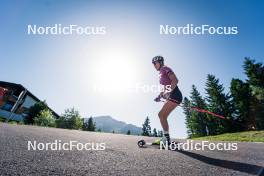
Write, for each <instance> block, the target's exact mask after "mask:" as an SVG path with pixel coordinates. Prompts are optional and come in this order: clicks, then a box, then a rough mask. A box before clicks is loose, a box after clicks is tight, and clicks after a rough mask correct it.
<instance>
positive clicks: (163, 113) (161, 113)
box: [158, 110, 167, 119]
mask: <svg viewBox="0 0 264 176" xmlns="http://www.w3.org/2000/svg"><path fill="white" fill-rule="evenodd" d="M158 116H159V118H160V119H166V118H167V116H166V113H165V112H164V111H162V110H161V111H160V112H159V114H158Z"/></svg>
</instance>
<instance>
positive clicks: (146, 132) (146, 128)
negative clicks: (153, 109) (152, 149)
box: [142, 117, 151, 136]
mask: <svg viewBox="0 0 264 176" xmlns="http://www.w3.org/2000/svg"><path fill="white" fill-rule="evenodd" d="M150 135H151V127H150V120H149V118H148V117H147V118H146V120H145V122H144V124H143V125H142V136H150Z"/></svg>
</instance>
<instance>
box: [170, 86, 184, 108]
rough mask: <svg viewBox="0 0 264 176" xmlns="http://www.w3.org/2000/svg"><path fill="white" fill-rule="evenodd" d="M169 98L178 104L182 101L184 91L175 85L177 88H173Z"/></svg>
mask: <svg viewBox="0 0 264 176" xmlns="http://www.w3.org/2000/svg"><path fill="white" fill-rule="evenodd" d="M168 100H170V101H172V102H174V103H177V104H180V103H181V102H182V93H181V91H180V89H179V88H178V86H177V87H175V89H173V91H172V92H171V93H170V97H169V98H168Z"/></svg>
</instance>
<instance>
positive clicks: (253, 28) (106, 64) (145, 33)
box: [0, 0, 264, 138]
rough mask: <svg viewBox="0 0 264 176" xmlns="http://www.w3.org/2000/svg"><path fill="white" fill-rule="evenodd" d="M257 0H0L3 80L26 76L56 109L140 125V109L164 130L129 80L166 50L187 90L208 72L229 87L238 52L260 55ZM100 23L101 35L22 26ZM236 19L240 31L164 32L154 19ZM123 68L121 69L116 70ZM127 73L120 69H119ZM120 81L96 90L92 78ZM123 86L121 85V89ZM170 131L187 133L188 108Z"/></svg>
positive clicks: (149, 74) (148, 75)
mask: <svg viewBox="0 0 264 176" xmlns="http://www.w3.org/2000/svg"><path fill="white" fill-rule="evenodd" d="M263 10H264V3H263V2H262V1H249V0H245V1H237V0H234V1H209V0H208V1H205V0H198V1H150V0H147V1H73V0H72V1H62V0H57V1H52V0H49V1H41V0H40V1H26V0H20V1H12V0H11V1H4V0H2V1H1V2H0V22H1V28H0V38H1V40H0V61H1V80H3V81H9V82H15V83H20V84H23V85H24V86H25V87H27V88H28V89H29V90H30V91H31V92H32V93H34V94H35V95H36V96H38V97H39V98H41V99H46V100H47V103H48V104H49V106H50V107H51V108H53V109H54V110H55V111H57V112H58V113H62V112H63V111H64V109H65V108H69V107H73V106H74V107H75V108H76V109H78V110H79V111H80V112H81V114H82V115H83V116H84V117H89V116H100V115H111V116H112V117H114V118H116V119H118V120H121V121H125V122H127V123H133V124H136V125H138V126H141V124H142V123H143V121H144V119H145V117H146V116H149V117H150V120H151V125H152V127H156V128H158V129H161V126H160V124H159V119H158V117H157V113H158V111H159V109H160V108H161V106H162V104H161V103H155V102H153V99H154V98H155V96H156V94H157V93H154V92H144V91H139V92H129V91H127V89H126V87H122V86H119V84H121V83H125V84H127V85H129V86H135V85H153V84H158V73H157V72H156V71H155V69H154V68H153V66H152V64H151V58H152V57H153V56H155V55H158V54H160V55H162V56H164V57H165V63H166V64H167V65H168V66H170V67H171V68H172V69H173V70H174V72H175V73H176V75H177V77H178V78H179V80H180V82H179V88H180V89H181V90H182V92H183V95H184V96H189V92H190V90H191V85H192V84H195V85H196V86H197V87H198V90H199V91H200V92H201V93H202V94H203V95H204V85H205V79H206V75H207V74H208V73H210V74H214V75H215V76H216V77H218V78H220V82H221V83H223V84H224V86H225V87H226V91H228V88H229V84H230V81H231V79H232V78H233V77H235V78H240V79H245V76H244V74H243V69H242V63H243V59H244V57H246V56H248V57H251V58H253V59H256V60H257V61H262V62H263V55H262V53H263V42H264V35H263V34H262V31H263V28H264V23H263V19H264V13H263ZM34 24H36V25H40V26H53V25H54V24H62V25H65V26H67V25H70V24H76V25H80V26H105V27H106V31H107V33H106V35H100V36H98V35H90V36H77V35H73V36H63V35H60V36H59V35H57V36H54V35H45V36H40V35H28V34H27V25H34ZM166 24H167V25H171V26H184V25H186V24H194V25H202V24H209V25H211V26H237V27H238V29H239V34H238V35H203V36H191V35H189V36H188V35H184V36H183V35H181V36H174V35H160V34H159V25H166ZM120 75H123V76H120ZM124 75H125V76H126V77H124ZM95 84H98V85H99V86H102V87H104V88H105V87H107V88H109V85H112V88H114V89H115V88H117V89H118V91H108V92H103V93H102V92H95V91H94V89H93V87H94V86H95ZM119 88H120V90H119ZM169 123H170V132H171V133H172V135H173V136H174V137H181V138H182V137H185V136H186V128H185V124H184V114H183V113H182V110H181V108H177V109H176V110H175V111H174V112H173V113H172V114H171V115H170V117H169Z"/></svg>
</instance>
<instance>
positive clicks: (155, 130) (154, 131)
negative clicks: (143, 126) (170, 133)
mask: <svg viewBox="0 0 264 176" xmlns="http://www.w3.org/2000/svg"><path fill="white" fill-rule="evenodd" d="M153 136H154V137H158V133H157V129H156V128H154V129H153Z"/></svg>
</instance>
